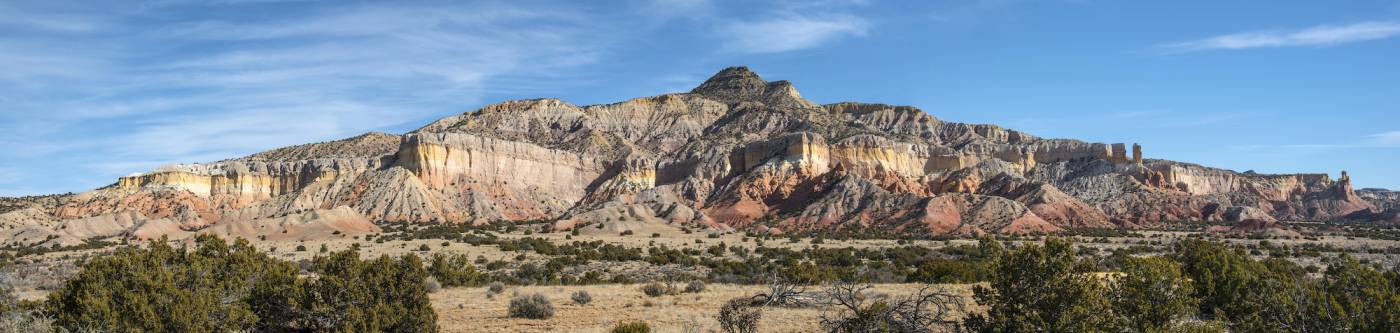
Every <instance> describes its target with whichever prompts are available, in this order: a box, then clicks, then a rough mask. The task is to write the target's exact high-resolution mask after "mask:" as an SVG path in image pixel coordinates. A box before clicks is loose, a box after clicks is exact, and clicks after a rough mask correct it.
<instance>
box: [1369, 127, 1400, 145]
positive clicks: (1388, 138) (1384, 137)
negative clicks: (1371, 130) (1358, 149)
mask: <svg viewBox="0 0 1400 333" xmlns="http://www.w3.org/2000/svg"><path fill="white" fill-rule="evenodd" d="M1368 138H1370V139H1371V142H1372V143H1374V144H1377V145H1383V146H1400V131H1390V132H1385V133H1376V134H1371V135H1370V136H1368Z"/></svg>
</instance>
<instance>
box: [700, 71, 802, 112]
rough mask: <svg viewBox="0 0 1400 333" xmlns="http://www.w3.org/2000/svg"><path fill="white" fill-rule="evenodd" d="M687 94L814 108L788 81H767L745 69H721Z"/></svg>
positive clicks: (723, 99)
mask: <svg viewBox="0 0 1400 333" xmlns="http://www.w3.org/2000/svg"><path fill="white" fill-rule="evenodd" d="M690 93H692V94H700V95H705V96H709V97H713V98H716V99H719V100H722V101H725V102H730V103H736V102H741V101H760V102H764V103H768V104H770V105H790V106H799V107H815V106H816V104H814V103H812V102H810V101H807V100H806V99H803V98H802V95H801V94H799V93H798V92H797V89H796V88H794V87H793V86H792V83H789V82H788V81H773V82H768V81H765V80H763V78H762V77H759V76H758V73H754V71H753V70H750V69H749V68H748V67H745V66H734V67H728V68H725V69H722V70H720V71H719V73H715V75H714V76H710V78H709V79H708V80H705V83H701V84H700V86H699V87H695V89H691V90H690Z"/></svg>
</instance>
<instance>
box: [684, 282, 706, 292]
mask: <svg viewBox="0 0 1400 333" xmlns="http://www.w3.org/2000/svg"><path fill="white" fill-rule="evenodd" d="M702 291H705V282H702V281H699V280H696V281H690V283H689V284H686V285H685V292H688V293H698V292H702Z"/></svg>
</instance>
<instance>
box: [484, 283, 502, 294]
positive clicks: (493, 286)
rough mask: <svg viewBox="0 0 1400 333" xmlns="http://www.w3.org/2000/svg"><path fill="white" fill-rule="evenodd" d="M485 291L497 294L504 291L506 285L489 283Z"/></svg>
mask: <svg viewBox="0 0 1400 333" xmlns="http://www.w3.org/2000/svg"><path fill="white" fill-rule="evenodd" d="M486 291H487V292H489V293H492V294H499V293H501V292H503V291H506V284H504V283H500V282H491V285H490V286H488V287H486Z"/></svg>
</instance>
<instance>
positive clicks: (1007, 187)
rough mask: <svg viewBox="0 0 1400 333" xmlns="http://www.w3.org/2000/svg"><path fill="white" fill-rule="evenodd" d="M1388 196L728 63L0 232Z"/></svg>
mask: <svg viewBox="0 0 1400 333" xmlns="http://www.w3.org/2000/svg"><path fill="white" fill-rule="evenodd" d="M1130 147H1131V148H1130ZM1396 202H1400V196H1397V195H1394V192H1388V191H1379V190H1363V191H1359V192H1358V191H1354V190H1353V189H1352V187H1351V181H1350V178H1349V177H1348V176H1347V175H1346V174H1345V173H1343V174H1342V175H1341V177H1339V178H1338V179H1337V180H1335V181H1334V180H1333V179H1331V177H1329V176H1328V175H1326V174H1282V175H1263V174H1257V173H1254V172H1243V173H1240V172H1234V171H1230V170H1223V169H1215V168H1209V167H1204V166H1199V165H1194V164H1189V163H1182V162H1175V161H1166V160H1155V159H1146V158H1145V157H1144V154H1143V147H1142V146H1141V145H1139V144H1132V145H1131V146H1128V145H1127V144H1126V143H1092V142H1083V141H1078V140H1069V139H1044V138H1039V137H1036V136H1033V135H1030V134H1027V133H1024V132H1019V131H1015V130H1011V129H1006V128H1002V127H1000V126H996V125H988V124H962V123H954V122H947V121H943V120H940V119H938V118H936V117H934V116H932V115H930V114H928V113H926V112H924V111H922V110H919V109H918V108H914V107H909V106H892V105H885V104H873V103H855V102H842V103H834V104H827V105H818V104H816V103H813V102H811V101H808V100H806V99H804V98H803V97H802V95H801V94H799V93H798V91H797V89H796V88H795V87H794V86H793V84H791V83H789V82H786V81H767V80H764V79H763V78H761V77H759V76H758V74H756V73H754V72H753V71H751V70H749V69H748V68H743V67H732V68H727V69H724V70H722V71H720V72H719V73H718V74H716V75H715V76H713V77H711V78H710V79H708V80H706V81H705V82H704V83H702V84H700V85H699V86H698V87H696V88H695V89H693V90H691V91H690V92H688V93H678V94H666V95H659V96H652V97H644V98H636V99H631V100H627V101H623V102H618V103H612V104H603V105H588V106H577V105H573V104H570V103H568V102H565V101H562V100H558V99H548V98H546V99H531V100H518V101H508V102H503V103H499V104H493V105H489V106H485V107H482V108H480V109H478V110H474V111H471V112H466V113H463V114H459V115H453V116H449V117H445V118H442V119H439V120H437V121H434V122H431V123H429V124H427V125H425V126H423V127H422V128H419V129H417V130H415V131H412V132H409V133H406V134H403V135H394V134H385V133H368V134H365V135H361V136H357V137H353V138H349V139H345V140H337V141H330V142H322V143H314V144H307V145H300V146H293V147H287V148H281V149H275V150H271V151H267V152H262V153H257V154H253V155H249V156H247V157H243V158H238V159H231V160H225V161H219V162H214V163H201V164H183V165H173V166H166V167H161V168H158V169H156V170H153V171H151V172H147V173H141V174H134V175H131V176H127V177H122V178H120V179H118V180H117V181H116V183H115V184H113V185H112V186H108V187H104V188H101V189H97V190H93V191H89V192H85V193H79V194H75V195H65V196H57V197H53V198H49V199H43V200H27V201H26V200H18V199H12V200H0V203H3V204H4V206H3V207H4V211H0V213H3V214H0V225H3V226H4V228H5V229H3V230H0V231H3V233H0V237H4V238H5V239H8V240H10V241H11V243H12V244H21V243H22V244H35V243H44V242H56V243H61V244H71V243H74V242H82V241H85V240H89V239H101V238H113V237H129V238H148V237H156V236H158V235H175V236H181V237H183V236H184V235H191V234H197V233H214V234H219V235H226V236H231V237H232V236H238V237H254V236H261V237H268V238H284V237H290V238H288V239H301V238H298V237H330V235H333V234H335V232H337V231H338V232H340V233H339V234H335V235H342V234H351V233H363V232H372V231H373V230H374V228H373V226H374V224H375V223H399V222H413V223H484V222H491V221H528V220H551V221H555V224H554V227H555V228H557V229H561V230H563V229H571V228H576V227H580V226H584V225H602V226H603V227H604V228H603V229H597V230H604V231H600V232H611V231H617V230H621V229H629V230H630V229H637V230H643V229H645V230H652V229H647V228H655V227H656V226H657V225H665V224H674V225H691V226H702V227H710V228H716V229H720V230H730V229H746V230H754V231H762V232H774V233H783V232H801V231H817V230H824V231H837V230H840V231H859V232H870V233H874V234H892V233H903V234H922V235H940V234H977V233H1022V232H1054V231H1058V230H1064V229H1072V228H1119V227H1129V228H1132V227H1152V226H1161V225H1166V224H1170V223H1179V222H1181V221H1227V222H1247V221H1253V222H1250V223H1266V224H1267V223H1274V222H1275V221H1278V220H1348V221H1359V220H1386V219H1392V218H1391V217H1390V216H1395V214H1389V215H1387V214H1388V213H1387V212H1393V211H1395V210H1396V209H1397V206H1396ZM64 226H66V227H67V229H64ZM594 229H596V228H594ZM655 230H668V229H665V228H660V229H655ZM268 231H275V232H274V233H268ZM282 231H287V233H286V235H287V236H281V235H282Z"/></svg>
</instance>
